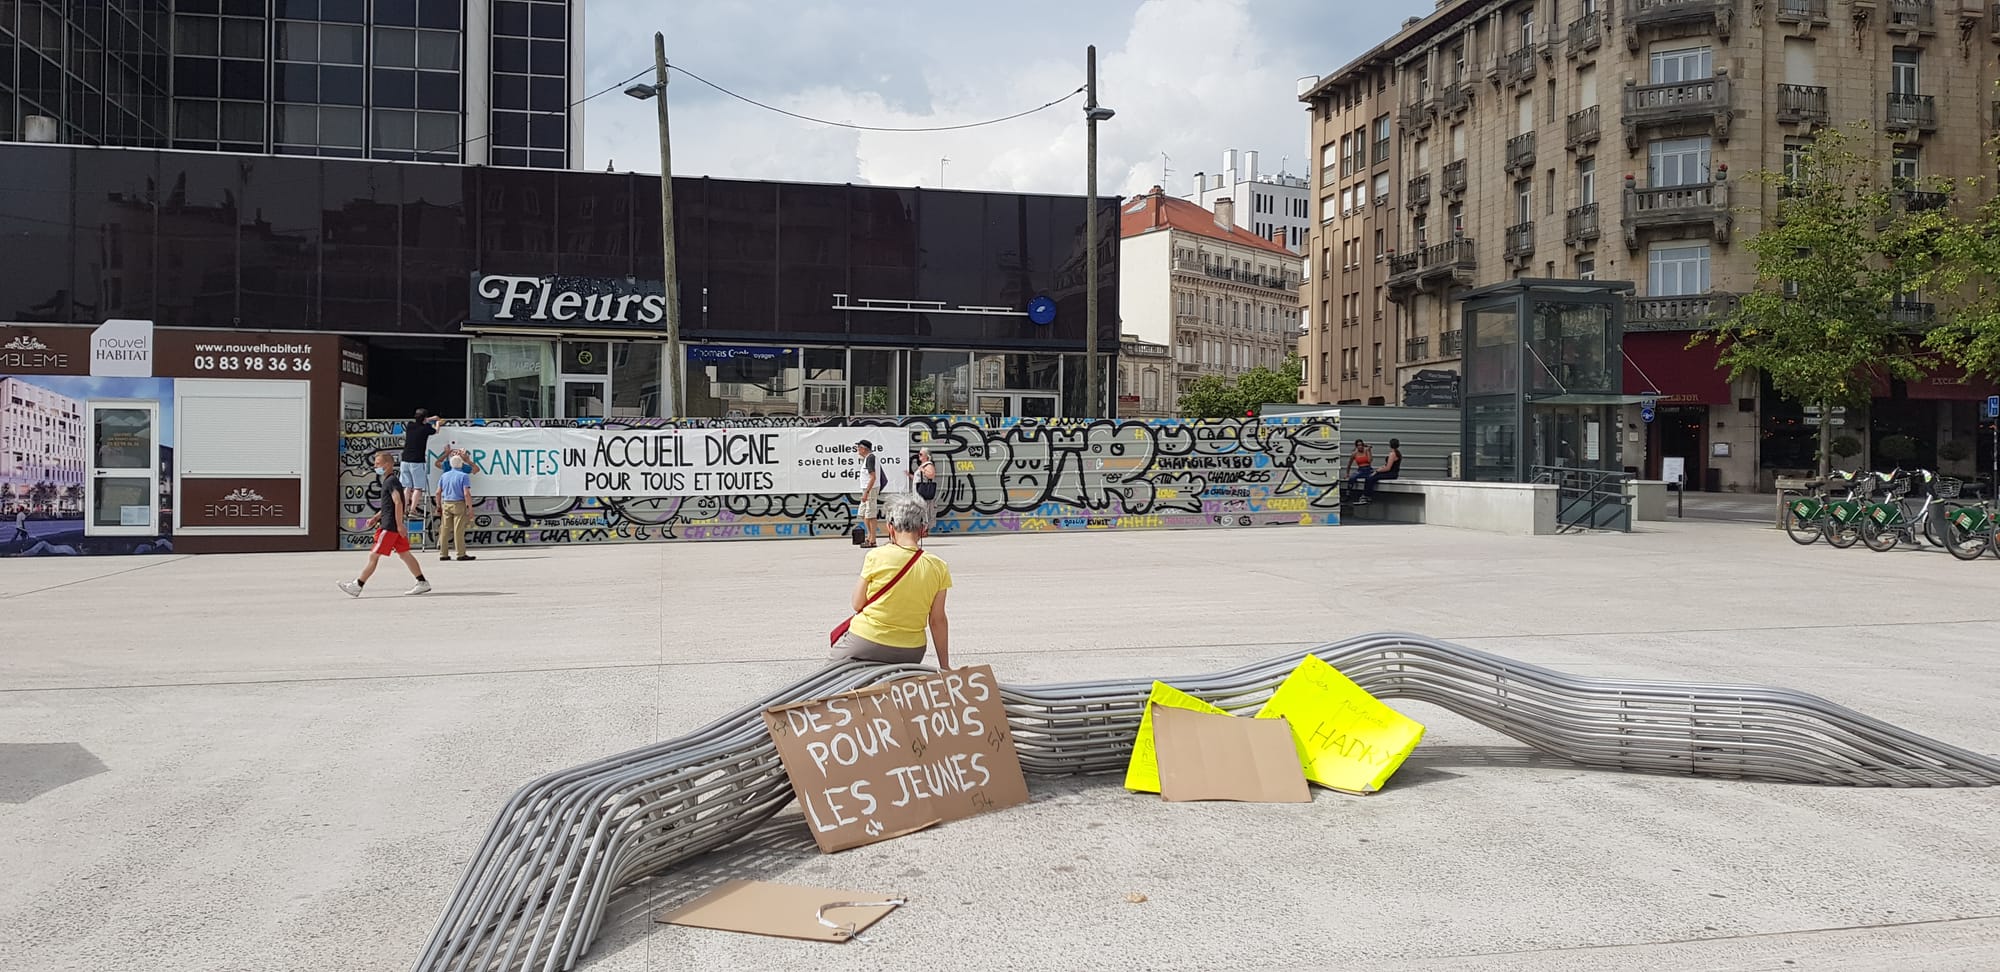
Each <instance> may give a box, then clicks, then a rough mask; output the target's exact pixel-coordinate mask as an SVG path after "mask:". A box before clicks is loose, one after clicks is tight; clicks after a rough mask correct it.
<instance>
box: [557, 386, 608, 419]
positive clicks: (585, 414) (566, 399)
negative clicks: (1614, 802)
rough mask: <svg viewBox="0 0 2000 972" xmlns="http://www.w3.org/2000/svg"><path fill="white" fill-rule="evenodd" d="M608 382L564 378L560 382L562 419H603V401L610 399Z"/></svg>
mask: <svg viewBox="0 0 2000 972" xmlns="http://www.w3.org/2000/svg"><path fill="white" fill-rule="evenodd" d="M610 384H611V383H610V382H608V381H606V380H605V379H603V378H564V379H563V380H562V417H563V418H567V419H581V418H603V417H604V414H605V409H604V402H605V399H607V398H609V397H611V396H610V392H609V388H610Z"/></svg>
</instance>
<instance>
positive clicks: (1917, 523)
mask: <svg viewBox="0 0 2000 972" xmlns="http://www.w3.org/2000/svg"><path fill="white" fill-rule="evenodd" d="M1963 485H1964V484H1963V483H1962V482H1961V481H1959V480H1957V479H1953V478H1952V477H1950V476H1939V475H1937V474H1936V473H1933V472H1931V471H1930V470H1928V469H1919V470H1916V471H1914V472H1909V473H1902V474H1900V475H1898V476H1896V477H1895V478H1894V479H1892V480H1891V481H1890V483H1889V488H1888V492H1887V493H1886V494H1884V496H1883V499H1882V501H1881V502H1878V503H1874V504H1872V505H1870V506H1869V507H1868V512H1867V514H1866V515H1865V516H1863V517H1862V518H1861V542H1863V543H1865V544H1867V545H1868V549H1870V550H1873V551H1875V552H1877V553H1885V552H1887V551H1890V550H1894V549H1896V545H1897V544H1898V543H1909V544H1911V545H1913V546H1923V545H1924V544H1925V543H1930V544H1932V545H1934V546H1939V547H1942V546H1945V542H1944V536H1943V534H1942V533H1941V531H1940V530H1939V529H1938V521H1939V520H1940V519H1941V517H1939V516H1934V515H1933V512H1934V511H1935V510H1936V509H1937V505H1938V501H1939V500H1940V499H1956V498H1957V497H1958V492H1959V489H1960V488H1961V487H1962V486H1963Z"/></svg>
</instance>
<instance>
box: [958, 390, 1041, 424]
mask: <svg viewBox="0 0 2000 972" xmlns="http://www.w3.org/2000/svg"><path fill="white" fill-rule="evenodd" d="M976 404H978V406H979V414H981V415H984V416H986V417H987V418H991V419H1002V418H1055V417H1056V397H1055V396H1054V395H1043V394H1038V393H1035V392H1005V393H1002V394H993V395H980V396H979V400H978V402H977V403H976Z"/></svg>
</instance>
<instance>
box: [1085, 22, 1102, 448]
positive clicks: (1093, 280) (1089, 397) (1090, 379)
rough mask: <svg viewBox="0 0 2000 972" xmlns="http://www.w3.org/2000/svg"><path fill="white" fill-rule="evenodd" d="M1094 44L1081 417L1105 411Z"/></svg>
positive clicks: (1088, 100)
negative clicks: (1099, 359) (1099, 297)
mask: <svg viewBox="0 0 2000 972" xmlns="http://www.w3.org/2000/svg"><path fill="white" fill-rule="evenodd" d="M1096 109H1097V45H1096V44H1092V45H1090V46H1089V47H1088V48H1085V50H1084V96H1083V117H1084V128H1085V129H1086V130H1087V132H1088V139H1087V147H1086V148H1085V149H1084V155H1085V159H1084V188H1083V194H1084V197H1085V198H1084V202H1083V204H1084V211H1083V212H1084V216H1083V236H1084V257H1083V286H1084V290H1085V293H1084V295H1083V322H1084V328H1085V329H1086V333H1085V335H1084V339H1083V364H1084V368H1085V369H1087V370H1086V371H1085V372H1084V378H1083V400H1084V402H1085V405H1084V417H1085V418H1098V417H1101V416H1103V415H1104V414H1105V411H1104V406H1103V404H1102V403H1103V399H1101V398H1099V397H1098V389H1097V384H1098V376H1097V370H1098V369H1097V110H1096Z"/></svg>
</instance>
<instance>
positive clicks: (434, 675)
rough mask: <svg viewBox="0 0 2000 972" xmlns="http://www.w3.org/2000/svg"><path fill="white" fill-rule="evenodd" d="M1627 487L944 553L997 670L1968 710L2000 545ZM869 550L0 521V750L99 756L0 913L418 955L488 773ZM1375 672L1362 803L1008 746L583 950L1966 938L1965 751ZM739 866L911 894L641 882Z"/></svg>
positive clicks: (789, 836)
mask: <svg viewBox="0 0 2000 972" xmlns="http://www.w3.org/2000/svg"><path fill="white" fill-rule="evenodd" d="M1647 526H1648V529H1647V531H1646V532H1643V533H1639V534H1633V535H1594V536H1578V537H1540V538H1517V537H1499V536H1489V535H1485V534H1478V533H1469V532H1463V531H1454V530H1448V529H1443V528H1430V527H1389V526H1383V527H1365V528H1364V527H1352V528H1335V529H1325V530H1294V529H1286V530H1271V531H1265V532H1248V531H1226V532H1224V531H1219V532H1186V533H1160V534H1095V535H1065V536H1020V537H982V538H965V539H957V540H948V541H942V542H939V543H938V544H936V546H935V552H937V553H938V554H939V555H941V556H943V557H944V558H945V559H946V560H947V561H948V562H949V563H950V564H951V567H952V571H953V574H954V577H955V579H956V582H957V586H956V587H955V589H954V591H953V594H952V602H951V603H952V616H953V621H954V624H953V630H954V634H955V635H956V639H955V643H956V647H955V651H954V655H955V657H956V658H957V660H959V661H961V662H962V663H985V664H991V665H993V666H994V667H995V669H996V671H997V672H998V673H999V674H1000V676H1001V677H1002V678H1003V679H1007V680H1015V681H1025V682H1036V681H1054V680H1071V679H1082V678H1098V677H1110V676H1129V675H1171V674H1173V673H1177V672H1186V673H1193V672H1204V671H1211V670H1215V669H1218V668H1222V667H1227V666H1230V665H1235V664H1240V663H1242V662H1245V661H1249V660H1252V659H1257V658H1262V657H1266V656H1269V655H1271V654H1275V653H1277V652H1279V651H1282V650H1286V649H1287V648H1290V647H1295V646H1298V645H1301V644H1306V643H1314V642H1319V641H1325V640H1331V639H1335V638H1339V637H1344V636H1346V635H1350V634H1354V633H1359V632H1364V631H1370V630H1383V629H1389V630H1411V631H1418V632H1422V633H1426V634H1432V635H1435V636H1439V637H1445V638H1452V639H1456V640H1460V641H1464V642H1466V643H1468V644H1472V645H1474V646H1477V647H1481V648H1485V649H1488V650H1492V651H1498V652H1501V653H1505V654H1510V655H1513V656H1515V657H1519V658H1522V659H1524V660H1527V661H1532V662H1537V663H1541V664H1548V665H1552V666H1555V667H1558V668H1564V669H1569V670H1574V671H1579V672H1587V673H1590V674H1598V675H1631V676H1644V677H1652V678H1684V679H1714V680H1728V681H1747V682H1769V683H1777V684H1783V685H1788V686H1793V687H1797V688H1802V689H1806V690H1809V691H1814V692H1817V693H1819V694H1822V695H1825V696H1827V697H1829V698H1831V699H1834V700H1835V701H1839V702H1842V703H1845V704H1848V705H1850V706H1853V707H1855V708H1858V709H1860V710H1862V711H1864V712H1868V713H1870V714H1872V715H1876V716H1879V717H1882V718H1885V719H1889V720H1891V721H1895V722H1899V723H1901V724H1903V725H1906V726H1908V727H1910V728H1912V729H1915V730H1917V731H1921V732H1925V733H1929V734H1931V735H1934V736H1937V737H1939V738H1941V739H1944V740H1946V741H1949V742H1954V743H1957V744H1960V745H1963V746H1966V747H1968V748H1971V749H1975V750H1978V751H1982V752H1988V753H1992V752H2000V720H1996V719H1995V717H1994V709H1993V706H1992V703H1991V699H1992V698H1993V697H1994V694H1995V691H1996V689H2000V658H1996V654H1995V653H1994V652H1993V650H1992V646H1993V645H1995V644H2000V608H1996V607H1995V606H1994V598H1993V597H1992V596H1991V591H1992V590H1993V589H1994V584H1995V582H1996V580H2000V564H1996V563H1994V562H1992V561H1985V562H1980V563H1975V564H1962V563H1959V562H1957V561H1955V560H1953V559H1951V558H1950V557H1948V556H1946V555H1944V554H1942V553H1937V552H1918V551H1899V552H1895V553H1891V554H1875V553H1872V552H1870V551H1867V550H1865V549H1859V548H1857V549H1854V550H1848V551H1836V550H1831V549H1828V548H1825V547H1823V546H1814V547H1806V548H1801V547H1798V546H1795V545H1793V544H1792V543H1790V542H1789V541H1788V540H1786V539H1785V538H1784V537H1783V535H1782V534H1779V533H1776V532H1773V531H1769V530H1760V529H1756V528H1754V527H1746V526H1743V525H1740V524H1728V523H1717V522H1693V521H1690V522H1687V523H1667V524H1648V525H1647ZM857 559H858V554H857V552H855V551H854V550H853V549H852V548H851V547H848V546H847V545H845V544H841V543H838V542H824V543H809V542H792V543H718V544H701V545H671V546H667V545H661V546H644V547H642V546H622V547H596V548H590V549H573V548H552V549H532V550H519V551H507V552H497V553H489V554H485V555H482V557H481V559H480V560H479V561H477V562H474V563H465V564H460V563H450V564H437V563H436V562H435V561H430V560H427V561H425V566H426V567H427V568H430V569H431V577H432V579H433V581H434V582H435V583H436V584H437V587H438V589H439V594H441V595H444V596H438V595H437V594H434V595H430V596H426V597H408V598H406V597H401V596H399V594H398V593H397V592H399V591H400V590H401V589H402V588H403V587H406V586H407V576H406V575H404V576H399V575H398V572H397V570H396V569H395V568H393V567H391V566H386V565H385V567H384V570H383V572H382V573H381V574H378V578H379V580H378V581H377V582H376V583H374V584H371V586H370V590H369V591H368V594H367V596H366V597H364V598H362V599H359V600H353V599H349V598H347V597H345V596H343V595H341V594H340V593H339V592H337V591H335V590H334V589H333V587H332V582H333V581H335V580H338V579H341V578H343V577H346V576H349V575H350V574H351V572H352V571H353V570H354V569H355V568H356V567H357V566H358V565H359V562H360V558H359V557H357V556H356V555H354V554H332V553H329V554H297V555H265V556H245V557H213V556H212V557H197V558H187V557H173V558H164V557H163V558H159V559H158V560H152V559H147V560H145V561H143V562H140V561H136V560H132V559H124V560H94V561H63V562H57V563H43V562H31V561H19V560H12V561H0V617H4V618H5V619H6V620H5V628H4V630H5V631H6V636H5V637H4V639H0V747H8V746H11V747H17V748H16V749H13V750H0V751H9V752H17V753H28V752H34V753H42V754H47V753H51V752H61V753H63V754H65V756H64V758H65V759H66V760H69V761H71V762H69V763H66V764H65V765H101V766H102V771H98V772H92V773H89V774H75V773H66V774H63V776H64V782H63V783H62V784H61V785H58V786H53V787H42V788H39V792H35V793H33V794H32V795H27V794H26V791H24V793H23V795H24V796H25V799H23V800H21V802H18V803H8V802H0V859H5V860H7V861H8V862H9V864H10V867H9V880H7V881H5V882H0V955H8V956H10V957H12V959H11V961H10V963H9V964H10V966H12V967H17V968H24V969H32V970H44V969H47V970H68V969H92V970H95V969H104V968H150V969H165V970H179V969H202V970H210V969H245V970H251V969H256V970H270V969H323V968H339V969H354V970H373V969H385V970H386V969H401V968H407V967H408V966H409V964H410V963H411V961H412V960H413V959H414V958H415V956H416V954H417V952H418V951H419V950H420V948H421V946H422V943H423V941H424V939H425V938H426V937H427V936H428V934H429V932H430V929H431V925H432V923H433V922H434V921H435V919H436V916H437V914H438V911H439V910H440V909H441V908H442V906H443V904H444V902H445V900H446V898H447V896H448V895H449V894H450V891H451V889H452V887H453V886H454V884H455V882H456V881H457V879H458V876H459V872H460V869H461V868H462V867H463V866H464V863H465V861H466V859H467V857H468V856H469V855H470V854H471V853H472V851H473V850H474V849H475V848H476V846H477V844H478V841H479V840H480V838H481V837H482V836H483V834H484V832H485V829H486V827H487V825H488V824H489V823H490V822H491V819H492V815H493V813H494V812H495V811H496V810H497V809H498V808H499V806H500V805H501V803H502V802H503V801H504V800H505V799H506V797H507V795H508V794H509V793H511V792H512V791H513V789H514V788H515V787H517V786H518V785H519V784H521V783H522V782H524V781H526V780H528V779H530V778H532V777H534V776H535V775H537V774H540V773H543V772H546V771H549V770H552V769H558V768H562V767H566V766H569V765H573V764H575V763H579V762H583V761H586V760H589V759H592V758H595V757H598V756H601V755H604V754H606V753H610V752H615V751H619V750H623V749H627V748H631V747H634V746H638V745H642V744H645V743H649V742H653V741H656V740H658V739H661V738H666V737H671V736H674V735H678V734H680V733H684V732H687V731H689V730H691V729H693V728H695V727H697V726H699V725H701V724H702V723H704V722H706V721H708V720H709V719H711V718H713V717H714V716H716V715H718V714H720V713H722V712H724V711H727V710H728V709H730V708H732V707H734V706H735V705H737V704H740V703H741V702H742V701H744V700H746V699H748V698H750V697H752V696H754V695H756V694H759V693H761V692H762V691H765V690H767V689H768V688H770V687H773V686H776V685H778V684H780V683H782V682H786V681H790V680H792V679H795V678H797V677H799V676H800V675H803V674H805V673H807V672H809V671H811V670H812V669H813V668H815V667H817V665H818V664H819V657H820V654H821V649H820V648H819V645H821V644H822V642H821V641H820V639H821V638H823V637H824V631H825V629H826V628H828V627H830V626H831V625H832V624H833V623H834V622H835V621H837V620H839V618H840V616H841V611H842V607H843V603H844V601H845V596H846V593H847V591H848V590H849V589H850V585H851V584H852V571H853V570H854V569H855V567H856V566H857ZM135 568H137V569H135ZM1404 708H1405V711H1407V712H1409V713H1410V714H1411V715H1412V716H1414V717H1416V718H1418V719H1419V720H1421V721H1424V722H1425V723H1426V724H1427V725H1429V726H1430V733H1429V735H1428V736H1427V738H1426V741H1425V743H1424V745H1423V746H1422V747H1421V748H1420V749H1419V750H1418V752H1417V754H1416V755H1415V756H1413V757H1412V759H1411V760H1410V762H1409V763H1408V764H1407V765H1406V766H1405V768H1404V769H1403V770H1402V772H1401V773H1399V774H1398V776H1397V777H1396V778H1395V779H1394V780H1392V782H1391V784H1390V788H1389V789H1388V790H1387V791H1386V792H1384V793H1382V794H1379V795H1376V796H1374V797H1369V798H1355V797H1347V796H1342V795H1339V794H1333V793H1330V792H1318V793H1316V795H1315V796H1316V798H1315V801H1314V802H1313V803H1312V804H1309V805H1298V806H1258V807H1250V806H1241V805H1224V804H1214V805H1210V804H1174V805H1168V804H1164V803H1161V802H1160V801H1159V800H1158V799H1157V798H1156V797H1151V796H1138V795H1133V794H1128V793H1126V792H1125V791H1124V790H1123V789H1122V788H1121V787H1119V786H1118V785H1117V781H1116V780H1115V779H1088V780H1070V781H1061V782H1056V783H1037V784H1035V785H1034V786H1033V790H1034V796H1035V799H1034V801H1033V802H1032V803H1030V804H1029V805H1027V806H1025V807H1021V808H1017V809H1015V810H1010V811H1007V812H1005V813H999V814H992V815H988V816H985V817H979V818H974V819H972V820H966V821H960V822H956V823H953V824H951V825H949V826H946V827H940V828H937V829H935V830H932V831H927V832H923V833H919V834H915V835H911V836H909V837H905V838H901V839H898V840H895V841H890V842H887V843H883V844H879V845H874V846H870V847H864V848H857V849H855V850H851V851H847V852H843V853H841V854H838V855H831V856H825V855H820V854H818V853H817V851H815V850H814V849H813V848H812V844H811V840H810V837H809V836H808V835H807V834H806V833H805V831H804V829H803V825H802V824H801V823H800V822H799V820H798V818H797V817H796V816H790V815H788V816H785V817H781V818H779V819H778V820H777V821H774V822H773V823H772V824H771V825H770V826H769V827H767V829H766V830H765V831H764V832H762V833H761V834H760V835H759V838H758V839H757V840H755V841H753V842H750V843H747V844H745V845H744V846H742V847H735V848H729V849H725V850H723V851H719V852H717V853H716V854H714V855H711V856H710V857H709V858H707V859H704V860H703V861H701V862H698V863H697V864H696V865H694V866H691V867H690V868H687V869H686V870H685V871H684V872H682V873H676V874H670V875H668V876H666V877H663V878H662V879H660V880H658V881H655V882H652V883H651V884H650V885H649V886H647V887H644V888H641V889H638V890H636V891H634V892H632V893H628V894H627V895H625V896H624V897H623V898H622V899H621V900H620V901H619V902H617V905H616V908H615V914H616V917H615V919H614V921H613V922H612V923H611V924H610V925H608V926H607V927H606V930H605V932H604V934H603V936H602V937H601V938H600V941H599V945H598V947H597V948H596V949H594V950H593V952H592V954H591V955H590V956H589V957H588V958H587V959H586V961H585V962H584V963H583V965H582V966H581V967H582V968H585V969H591V970H647V972H651V970H655V969H660V970H664V969H669V968H704V967H705V968H778V967H793V966H800V965H811V966H812V967H816V968H826V969H920V968H921V969H929V968H933V967H935V966H936V965H937V964H938V962H939V961H940V957H941V956H950V957H952V959H953V961H954V962H955V963H956V964H963V965H968V966H976V967H980V968H993V969H1073V968H1079V967H1119V968H1157V969H1183V968H1186V969H1193V968H1212V967H1218V966H1220V967H1239V968H1325V967H1341V968H1349V967H1351V968H1424V969H1529V968H1534V969H1581V968H1586V967H1588V968H1593V969H1596V968H1611V967H1616V968H1662V969H1666V968H1674V969H1678V968H1720V969H1752V968H1757V969H1763V968H1792V967H1839V968H1863V969H1865V968H1889V967H1891V966H1893V967H1895V968H1898V969H1933V968H1935V969H1947V968H1950V969H1968V968H1990V967H2000V917H1996V916H2000V869H1996V866H1995V864H1994V859H1993V855H1992V853H1991V848H1992V847H1993V846H1994V844H1995V842H1996V837H2000V791H1996V790H1950V791H1873V790H1842V789H1830V788H1808V787H1796V786H1784V785H1775V784H1761V783H1743V782H1732V781H1716V780H1694V779H1683V778H1672V777H1659V776H1639V775H1631V774H1620V773H1607V772H1600V771H1594V770H1587V769H1583V768H1580V767H1576V766H1573V765H1570V764H1567V763H1563V762H1561V761H1557V760H1550V759H1547V758H1545V757H1541V756H1540V755H1539V754H1535V753H1532V752H1531V751H1528V750H1525V749H1523V748H1522V747H1520V746H1519V745H1518V744H1516V743H1513V742H1512V741H1511V740H1508V739H1506V738H1504V737H1502V736H1499V735H1497V734H1495V733H1493V732H1491V731H1490V730H1486V729H1484V728H1482V727H1479V726H1477V725H1474V724H1471V723H1469V722H1466V721H1465V720H1462V719H1458V718H1457V717H1454V716H1451V715H1450V714H1448V713H1444V712H1442V711H1440V710H1437V709H1434V708H1431V707H1428V706H1423V705H1414V704H1413V705H1409V706H1406V707H1404ZM18 747H32V748H18ZM49 747H60V748H59V749H51V748H49ZM86 757H87V758H88V759H89V760H94V761H95V764H84V763H80V762H77V761H80V760H83V759H85V758H86ZM72 777H73V778H72ZM735 876H753V877H763V878H767V879H772V880H788V881H797V882H801V883H812V884H823V885H830V886H840V887H855V888H879V889H883V890H891V891H901V892H903V893H906V894H908V895H910V897H911V904H910V905H909V906H908V907H906V908H904V909H903V910H902V911H900V912H898V913H896V914H894V915H892V916H890V917H889V918H888V919H886V920H884V921H883V922H882V923H881V924H879V925H877V926H876V928H875V930H873V931H872V932H871V933H870V934H869V936H868V938H869V939H870V940H869V941H867V942H863V943H852V944H848V945H841V946H826V945H815V944H811V943H801V942H789V941H776V940H766V939H758V938H753V937H748V936H736V935H729V934H726V933H721V932H706V931H700V930H695V929H682V928H675V927H671V926H664V925H656V924H654V923H653V921H652V918H653V916H654V915H655V914H656V913H657V912H658V911H660V910H663V909H664V908H665V907H666V906H667V905H668V904H670V903H674V902H677V901H679V900H682V899H684V898H685V897H686V896H688V895H689V894H691V893H693V892H694V891H695V890H698V889H699V888H702V887H705V886H707V884H708V883H713V882H716V881H720V880H723V879H727V878H728V877H735ZM1134 893H1137V894H1143V895H1145V896H1146V900H1145V901H1144V902H1143V903H1133V902H1131V901H1129V900H1128V899H1127V895H1128V894H1134ZM1788 962H1790V963H1796V965H1792V964H1787V963H1788Z"/></svg>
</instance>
